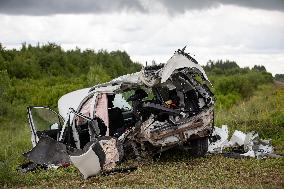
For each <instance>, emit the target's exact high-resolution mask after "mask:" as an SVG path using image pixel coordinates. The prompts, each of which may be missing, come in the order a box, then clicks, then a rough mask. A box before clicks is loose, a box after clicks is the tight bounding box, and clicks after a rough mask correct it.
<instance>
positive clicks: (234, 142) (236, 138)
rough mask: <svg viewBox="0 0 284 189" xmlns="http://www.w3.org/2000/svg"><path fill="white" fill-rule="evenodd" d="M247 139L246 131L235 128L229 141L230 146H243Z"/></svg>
mask: <svg viewBox="0 0 284 189" xmlns="http://www.w3.org/2000/svg"><path fill="white" fill-rule="evenodd" d="M245 139H246V134H245V133H243V132H242V131H238V130H235V132H234V133H233V135H232V137H231V139H230V141H229V144H230V146H242V145H244V142H245Z"/></svg>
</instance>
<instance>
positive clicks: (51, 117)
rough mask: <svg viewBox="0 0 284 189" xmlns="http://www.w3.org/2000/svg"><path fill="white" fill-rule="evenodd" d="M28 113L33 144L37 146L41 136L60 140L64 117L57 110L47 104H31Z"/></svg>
mask: <svg viewBox="0 0 284 189" xmlns="http://www.w3.org/2000/svg"><path fill="white" fill-rule="evenodd" d="M27 113H28V120H29V125H30V129H31V140H32V144H33V146H36V144H37V142H38V141H39V138H40V137H41V136H49V137H51V138H53V139H54V140H58V138H59V135H60V131H61V129H62V126H63V124H64V119H63V118H62V117H61V116H60V115H59V114H58V113H57V112H55V111H54V110H52V109H50V108H49V107H47V106H29V107H27Z"/></svg>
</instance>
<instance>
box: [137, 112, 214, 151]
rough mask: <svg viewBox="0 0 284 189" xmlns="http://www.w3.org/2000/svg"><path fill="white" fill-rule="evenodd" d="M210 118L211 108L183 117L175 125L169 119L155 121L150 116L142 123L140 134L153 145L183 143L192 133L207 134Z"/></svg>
mask: <svg viewBox="0 0 284 189" xmlns="http://www.w3.org/2000/svg"><path fill="white" fill-rule="evenodd" d="M212 120H213V108H209V109H207V110H204V111H202V112H200V113H199V114H198V115H196V116H195V117H192V118H190V119H185V120H183V121H181V122H180V123H179V124H177V125H176V124H173V123H171V122H169V121H166V122H160V121H156V120H155V119H153V116H152V117H150V118H149V119H148V120H147V121H146V122H144V123H143V124H142V126H141V133H140V135H141V137H142V138H145V139H146V140H148V141H149V142H150V143H151V144H153V145H155V146H166V145H173V144H176V143H183V142H185V141H187V140H189V139H190V138H191V136H192V135H199V136H201V137H203V136H206V134H207V135H209V133H210V131H211V129H212ZM204 132H205V135H204ZM206 132H208V133H206Z"/></svg>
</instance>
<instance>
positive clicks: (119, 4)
mask: <svg viewBox="0 0 284 189" xmlns="http://www.w3.org/2000/svg"><path fill="white" fill-rule="evenodd" d="M121 11H139V12H143V11H144V8H143V7H142V5H141V3H140V2H139V0H0V13H3V14H12V15H52V14H83V13H110V12H121Z"/></svg>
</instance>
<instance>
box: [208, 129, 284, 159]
mask: <svg viewBox="0 0 284 189" xmlns="http://www.w3.org/2000/svg"><path fill="white" fill-rule="evenodd" d="M212 136H213V138H216V140H215V141H214V142H213V141H212V142H210V141H209V146H208V152H209V153H211V154H214V153H221V154H222V153H223V154H225V155H226V156H231V157H253V158H257V159H262V158H267V157H282V156H280V155H277V154H274V153H273V147H272V145H271V140H263V139H260V138H259V135H258V133H256V132H255V131H253V132H249V133H243V132H242V131H238V130H235V131H234V133H233V135H232V137H231V138H230V140H229V130H228V126H227V125H222V127H221V128H219V127H214V130H213V133H212ZM232 148H238V149H241V151H240V152H238V153H236V152H232V153H231V154H230V153H228V152H227V150H228V149H232Z"/></svg>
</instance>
